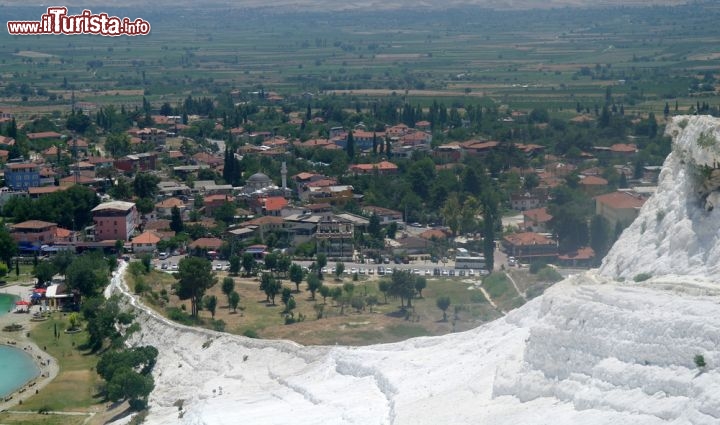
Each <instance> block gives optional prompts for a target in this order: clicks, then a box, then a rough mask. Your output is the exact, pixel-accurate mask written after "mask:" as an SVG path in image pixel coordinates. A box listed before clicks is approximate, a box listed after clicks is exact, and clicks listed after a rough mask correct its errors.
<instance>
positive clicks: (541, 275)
mask: <svg viewBox="0 0 720 425" xmlns="http://www.w3.org/2000/svg"><path fill="white" fill-rule="evenodd" d="M537 277H538V279H540V280H544V281H546V282H559V281H561V280H562V279H563V277H562V275H561V274H560V273H558V271H557V270H555V269H554V268H552V267H543V268H542V269H540V271H538V272H537Z"/></svg>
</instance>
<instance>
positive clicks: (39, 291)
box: [33, 288, 47, 294]
mask: <svg viewBox="0 0 720 425" xmlns="http://www.w3.org/2000/svg"><path fill="white" fill-rule="evenodd" d="M46 291H47V289H45V288H37V289H36V290H34V291H33V292H37V293H38V294H44V293H45V292H46Z"/></svg>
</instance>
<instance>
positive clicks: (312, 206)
mask: <svg viewBox="0 0 720 425" xmlns="http://www.w3.org/2000/svg"><path fill="white" fill-rule="evenodd" d="M304 208H306V209H308V210H310V211H322V210H329V209H331V208H332V205H330V204H327V203H318V204H307V205H305V207H304Z"/></svg>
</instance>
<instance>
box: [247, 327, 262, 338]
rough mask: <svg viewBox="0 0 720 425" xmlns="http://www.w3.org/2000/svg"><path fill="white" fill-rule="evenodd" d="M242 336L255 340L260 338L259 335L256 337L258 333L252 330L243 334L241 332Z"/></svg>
mask: <svg viewBox="0 0 720 425" xmlns="http://www.w3.org/2000/svg"><path fill="white" fill-rule="evenodd" d="M243 336H246V337H248V338H255V339H259V338H260V335H258V333H257V332H256V331H255V330H253V329H248V330H246V331H245V332H243Z"/></svg>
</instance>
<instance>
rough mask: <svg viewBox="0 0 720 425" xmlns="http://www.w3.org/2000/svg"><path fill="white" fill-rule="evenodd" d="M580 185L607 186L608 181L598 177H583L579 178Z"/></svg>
mask: <svg viewBox="0 0 720 425" xmlns="http://www.w3.org/2000/svg"><path fill="white" fill-rule="evenodd" d="M580 184H582V185H585V186H607V184H608V181H607V180H605V179H604V178H602V177H598V176H585V177H581V178H580Z"/></svg>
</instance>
